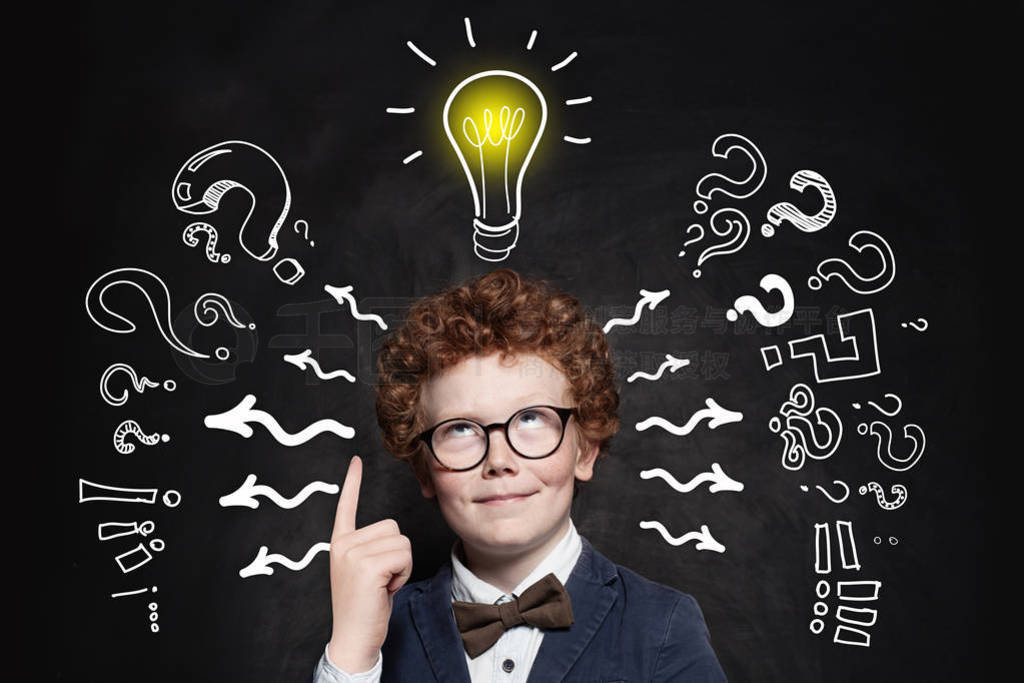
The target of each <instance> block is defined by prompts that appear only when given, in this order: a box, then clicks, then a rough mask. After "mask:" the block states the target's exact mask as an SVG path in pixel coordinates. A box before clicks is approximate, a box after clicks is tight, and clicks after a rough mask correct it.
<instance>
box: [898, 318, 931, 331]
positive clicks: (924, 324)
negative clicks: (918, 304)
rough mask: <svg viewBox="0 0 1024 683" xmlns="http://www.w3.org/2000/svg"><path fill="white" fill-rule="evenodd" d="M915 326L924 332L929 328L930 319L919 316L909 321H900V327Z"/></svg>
mask: <svg viewBox="0 0 1024 683" xmlns="http://www.w3.org/2000/svg"><path fill="white" fill-rule="evenodd" d="M908 325H909V326H910V327H913V328H914V329H915V330H917V331H918V332H924V331H925V330H927V329H928V321H927V320H925V319H924V318H918V319H917V320H911V321H910V322H909V323H900V327H903V328H906V327H907V326H908Z"/></svg>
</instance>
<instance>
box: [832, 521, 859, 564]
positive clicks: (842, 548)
mask: <svg viewBox="0 0 1024 683" xmlns="http://www.w3.org/2000/svg"><path fill="white" fill-rule="evenodd" d="M836 538H838V539H839V559H840V560H841V561H842V563H843V569H856V570H860V560H858V559H857V543H856V542H855V541H854V540H853V522H850V521H846V520H840V521H837V522H836Z"/></svg>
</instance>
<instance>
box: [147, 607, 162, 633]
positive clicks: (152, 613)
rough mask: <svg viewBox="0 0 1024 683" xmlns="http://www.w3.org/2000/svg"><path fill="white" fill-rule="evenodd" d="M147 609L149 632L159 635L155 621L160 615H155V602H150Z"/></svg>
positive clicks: (158, 627) (158, 628)
mask: <svg viewBox="0 0 1024 683" xmlns="http://www.w3.org/2000/svg"><path fill="white" fill-rule="evenodd" d="M147 607H149V621H150V624H149V630H150V631H152V632H153V633H159V632H160V625H159V624H157V623H156V620H157V619H158V618H159V617H160V615H159V614H157V611H156V610H157V608H158V607H159V605H157V603H155V602H151V603H149V605H147Z"/></svg>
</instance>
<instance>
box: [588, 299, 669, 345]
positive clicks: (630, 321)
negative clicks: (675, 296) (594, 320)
mask: <svg viewBox="0 0 1024 683" xmlns="http://www.w3.org/2000/svg"><path fill="white" fill-rule="evenodd" d="M668 295H669V290H667V289H663V290H661V291H658V292H649V291H647V290H646V289H641V290H640V300H639V301H637V302H636V308H635V309H634V310H633V317H632V318H612V319H611V320H609V321H608V322H606V323H605V324H604V332H605V334H607V333H608V330H610V329H612V328H613V327H615V326H616V325H635V324H636V323H637V321H639V320H640V311H641V310H643V307H644V306H647V308H649V309H650V310H652V311H653V310H654V307H655V306H657V305H658V304H660V303H661V302H662V301H664V300H665V299H666V298H667V297H668Z"/></svg>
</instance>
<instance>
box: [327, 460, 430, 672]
mask: <svg viewBox="0 0 1024 683" xmlns="http://www.w3.org/2000/svg"><path fill="white" fill-rule="evenodd" d="M362 477H363V462H362V460H361V459H360V458H359V456H358V455H354V456H352V460H351V461H350V462H349V464H348V473H347V474H346V475H345V483H344V484H343V485H342V487H341V496H340V497H339V498H338V510H337V512H336V514H335V516H334V531H333V532H332V534H331V607H332V611H333V614H334V625H333V630H332V632H331V642H330V643H329V644H328V646H327V653H328V656H329V657H330V658H331V661H332V662H333V663H334V664H335V665H336V666H337V667H338V668H340V669H341V670H342V671H344V672H346V673H349V674H356V673H360V672H363V671H367V670H369V669H371V668H372V667H373V665H374V664H375V663H376V662H377V654H378V652H379V651H380V648H381V646H382V645H383V644H384V639H385V637H387V633H388V619H389V618H390V617H391V604H392V599H393V597H394V594H395V592H396V591H397V590H398V589H399V588H401V587H402V586H403V585H404V584H405V582H406V581H408V580H409V576H410V574H412V546H411V545H410V543H409V538H408V537H407V536H403V535H402V534H401V532H400V531H399V529H398V523H397V522H396V521H395V520H393V519H385V520H382V521H380V522H376V523H374V524H371V525H369V526H365V527H363V528H362V529H356V506H357V505H358V503H359V486H360V483H361V482H362Z"/></svg>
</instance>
